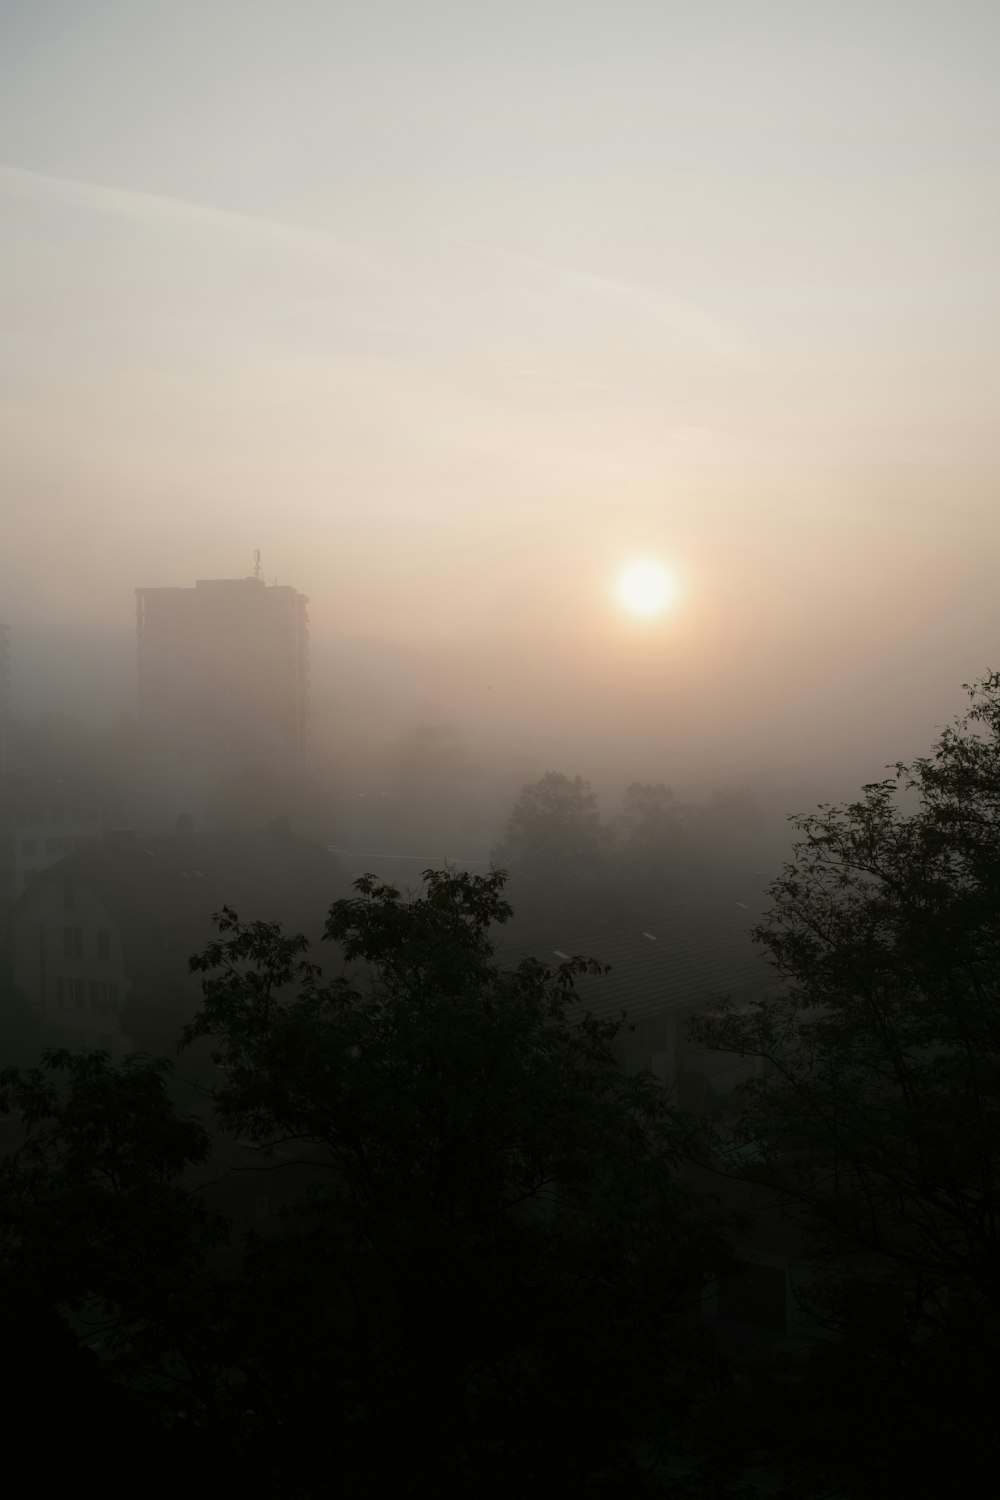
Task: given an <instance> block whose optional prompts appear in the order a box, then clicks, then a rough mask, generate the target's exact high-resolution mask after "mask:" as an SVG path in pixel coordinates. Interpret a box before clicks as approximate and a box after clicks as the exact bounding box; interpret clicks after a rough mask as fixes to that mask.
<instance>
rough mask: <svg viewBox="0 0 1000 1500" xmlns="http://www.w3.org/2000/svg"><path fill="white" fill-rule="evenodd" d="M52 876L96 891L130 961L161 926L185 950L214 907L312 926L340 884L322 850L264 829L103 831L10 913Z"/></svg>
mask: <svg viewBox="0 0 1000 1500" xmlns="http://www.w3.org/2000/svg"><path fill="white" fill-rule="evenodd" d="M52 884H58V885H61V886H73V885H77V884H81V885H86V886H90V887H91V888H92V889H94V890H95V891H96V892H97V893H98V894H99V895H100V897H101V898H102V899H103V900H104V902H105V904H106V905H107V907H108V908H109V910H110V911H111V912H112V913H113V914H114V916H115V918H116V919H117V921H118V922H119V924H120V926H121V929H122V936H123V939H124V941H125V944H126V950H127V952H128V955H129V958H130V960H131V966H132V967H134V966H135V965H136V964H137V963H138V964H140V965H141V964H143V963H145V962H148V959H149V956H150V953H151V951H152V945H153V942H154V940H155V936H156V934H158V933H162V932H163V931H164V930H170V931H172V932H173V933H174V934H175V935H176V944H177V947H178V948H180V949H185V948H186V951H187V952H190V951H192V950H193V949H194V948H195V947H197V946H199V945H201V944H203V943H204V942H205V941H206V940H207V939H208V937H209V936H210V935H211V922H212V917H213V915H214V914H215V913H216V912H218V911H221V909H222V907H223V906H229V907H232V908H233V909H234V910H235V911H236V912H237V913H238V915H239V916H240V918H241V919H243V920H244V921H253V920H265V921H278V922H282V923H284V924H285V925H286V926H288V927H289V928H290V929H291V930H292V931H302V930H306V931H312V932H314V933H315V932H316V931H317V930H318V928H319V927H320V926H321V924H322V922H323V920H324V918H325V916H326V912H327V909H328V908H329V906H330V904H331V903H332V902H333V901H335V900H337V899H338V898H339V897H341V896H344V895H346V894H347V893H348V882H347V880H346V878H345V876H344V873H343V871H342V870H341V867H340V865H339V863H338V861H337V859H336V858H335V856H333V855H332V854H331V853H330V852H329V850H327V849H324V848H322V847H321V846H320V845H318V844H313V843H310V842H309V841H308V840H306V839H301V838H296V837H294V836H288V837H276V836H274V835H272V834H267V833H192V832H179V833H176V834H168V835H158V836H153V837H148V836H146V835H143V834H134V833H132V832H123V833H114V834H110V835H108V836H107V837H105V838H103V839H101V840H99V841H98V842H97V843H94V844H91V845H89V846H88V847H87V848H84V849H80V850H77V852H76V853H74V854H70V855H68V856H67V857H66V858H65V859H62V860H59V861H58V862H57V863H56V864H54V865H50V866H49V867H48V868H47V869H46V870H44V871H42V872H41V873H40V874H39V875H38V876H37V877H36V879H35V880H34V881H33V882H32V884H31V885H30V886H29V887H28V889H27V891H26V892H25V893H24V895H23V896H22V897H21V898H20V900H19V902H18V903H17V906H15V908H14V913H13V914H12V921H13V922H16V919H17V912H18V908H20V907H26V906H28V905H29V904H30V903H31V902H32V897H33V893H34V892H35V891H36V890H37V889H38V888H40V887H44V886H47V885H52ZM157 951H158V952H161V953H162V947H161V948H160V949H159V950H157ZM161 961H162V960H161Z"/></svg>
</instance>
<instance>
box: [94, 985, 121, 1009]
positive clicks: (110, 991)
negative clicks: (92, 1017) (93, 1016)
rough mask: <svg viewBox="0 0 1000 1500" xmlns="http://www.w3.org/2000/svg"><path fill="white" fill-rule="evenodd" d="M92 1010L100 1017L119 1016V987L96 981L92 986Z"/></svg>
mask: <svg viewBox="0 0 1000 1500" xmlns="http://www.w3.org/2000/svg"><path fill="white" fill-rule="evenodd" d="M90 1008H91V1010H92V1011H96V1012H97V1014H98V1015H102V1016H106V1015H109V1014H110V1015H117V1014H118V986H117V985H116V984H105V983H104V981H103V980H101V979H94V980H92V981H91V985H90Z"/></svg>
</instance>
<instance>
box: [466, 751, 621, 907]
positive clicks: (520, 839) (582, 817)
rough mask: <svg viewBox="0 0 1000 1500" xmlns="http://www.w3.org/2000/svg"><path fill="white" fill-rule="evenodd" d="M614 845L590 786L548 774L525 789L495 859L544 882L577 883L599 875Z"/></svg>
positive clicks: (523, 874)
mask: <svg viewBox="0 0 1000 1500" xmlns="http://www.w3.org/2000/svg"><path fill="white" fill-rule="evenodd" d="M609 842H610V839H609V832H608V830H607V828H606V827H605V825H604V824H603V823H602V821H601V816H600V813H599V811H598V807H597V797H596V795H595V793H594V792H593V791H592V789H591V786H590V783H589V782H586V781H584V779H583V777H582V776H574V777H572V778H570V777H569V776H564V775H563V774H562V773H561V772H560V771H547V772H546V773H545V775H544V776H542V777H541V778H540V779H539V780H538V781H533V782H531V783H530V784H529V785H528V786H525V787H523V788H522V790H521V794H520V796H519V797H518V799H517V801H516V802H515V804H514V807H513V810H512V811H511V814H510V818H509V819H508V822H507V828H506V831H505V833H504V837H503V839H502V841H501V843H500V845H499V846H498V848H497V849H496V850H495V851H494V859H495V861H496V862H497V863H498V864H501V865H505V866H509V867H510V868H511V869H512V870H513V871H515V872H516V873H517V874H518V875H520V876H522V877H526V878H527V879H528V880H531V881H535V882H538V883H542V882H545V881H550V880H553V879H555V880H561V881H565V880H573V879H579V878H580V877H586V876H590V875H594V874H596V873H597V872H598V870H599V869H600V868H601V866H602V863H603V861H604V858H605V856H606V854H607V851H608V848H609Z"/></svg>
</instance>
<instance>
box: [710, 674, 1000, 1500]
mask: <svg viewBox="0 0 1000 1500" xmlns="http://www.w3.org/2000/svg"><path fill="white" fill-rule="evenodd" d="M968 691H969V693H970V696H971V699H972V707H971V709H970V711H969V712H968V714H967V715H966V716H965V717H964V718H962V719H959V720H958V721H956V723H955V724H954V725H952V726H951V727H949V728H947V729H946V730H945V731H944V732H943V734H942V735H941V737H940V738H939V740H938V742H937V744H936V746H935V748H934V750H933V753H932V754H931V755H929V756H926V757H923V758H920V759H918V760H916V761H915V762H914V763H913V764H912V765H910V766H907V765H903V764H899V765H897V766H896V767H895V770H894V774H893V775H892V777H890V778H887V779H885V780H883V781H880V782H876V783H873V784H871V785H869V786H867V787H865V789H864V792H863V795H862V797H861V798H860V799H859V800H858V801H856V802H853V803H850V804H849V805H846V806H839V807H834V806H824V807H821V808H820V809H819V810H818V812H816V813H815V814H812V815H810V816H807V817H802V818H797V819H795V820H794V821H795V823H796V826H797V828H798V830H799V832H800V834H801V836H802V837H801V841H800V842H799V844H798V845H797V846H796V850H795V857H794V860H793V862H792V863H790V864H789V865H788V866H787V867H786V869H785V872H784V875H783V876H782V877H781V878H780V879H779V880H778V881H777V882H776V884H775V885H774V886H773V887H772V891H771V895H772V901H773V904H772V909H771V911H770V913H769V915H768V917H767V918H766V919H765V921H764V922H763V923H762V925H761V926H760V927H759V928H758V930H757V933H756V936H757V939H758V941H760V942H761V943H763V944H764V945H765V947H766V948H767V950H768V951H769V953H770V955H771V958H772V960H773V963H774V965H775V967H776V969H777V972H778V974H779V975H780V977H781V981H782V983H781V985H780V988H779V989H778V991H777V993H776V994H775V995H774V996H773V997H772V998H771V999H769V1000H767V1001H764V1002H762V1003H760V1004H758V1005H756V1006H754V1007H752V1008H751V1009H750V1010H749V1011H744V1012H737V1011H730V1012H729V1013H728V1014H727V1015H724V1016H723V1017H721V1018H715V1019H704V1020H702V1021H701V1022H700V1023H697V1024H696V1028H695V1031H696V1036H697V1038H698V1039H699V1040H700V1041H702V1042H703V1043H705V1044H707V1045H714V1046H718V1047H723V1048H726V1049H728V1050H733V1051H738V1052H740V1053H742V1054H744V1055H747V1056H754V1057H757V1058H759V1059H760V1060H761V1062H762V1064H763V1071H762V1072H761V1073H760V1074H759V1076H758V1077H757V1078H756V1079H755V1080H754V1081H752V1082H751V1083H749V1084H748V1085H746V1086H745V1087H744V1089H743V1092H742V1098H741V1102H740V1106H739V1109H738V1111H737V1113H736V1115H735V1118H734V1119H733V1120H732V1121H731V1122H730V1129H731V1131H732V1134H733V1135H734V1136H735V1140H736V1143H737V1144H740V1145H742V1146H744V1147H748V1146H750V1145H752V1146H753V1151H754V1165H753V1166H752V1168H747V1169H745V1170H746V1172H747V1173H748V1174H749V1175H751V1176H752V1177H753V1178H754V1179H755V1180H758V1181H762V1182H766V1183H767V1184H768V1185H769V1186H770V1187H771V1188H773V1189H776V1190H777V1191H778V1192H779V1193H780V1194H782V1195H783V1196H784V1198H785V1200H786V1201H787V1203H788V1204H789V1205H790V1207H792V1208H793V1209H794V1213H795V1215H796V1217H797V1219H798V1221H799V1223H800V1225H801V1226H802V1229H803V1232H804V1234H805V1236H806V1245H807V1248H808V1251H809V1255H810V1258H811V1263H812V1267H813V1278H812V1285H811V1288H810V1291H809V1299H810V1306H811V1309H812V1311H813V1314H814V1316H815V1317H816V1318H817V1319H818V1320H820V1321H823V1322H825V1323H827V1324H828V1325H829V1326H830V1328H831V1329H832V1330H833V1331H834V1332H836V1334H837V1335H838V1336H839V1340H840V1342H839V1343H837V1344H835V1345H830V1344H828V1345H826V1347H825V1349H824V1350H823V1351H821V1352H820V1353H819V1354H818V1355H817V1358H816V1361H815V1370H816V1374H815V1380H816V1384H815V1385H814V1386H813V1387H812V1390H813V1395H814V1397H815V1399H814V1403H813V1410H814V1411H816V1410H824V1411H826V1412H829V1411H830V1410H831V1409H834V1410H836V1409H837V1405H836V1403H837V1402H839V1403H840V1405H839V1410H840V1418H841V1421H842V1430H843V1433H844V1434H845V1436H847V1435H849V1434H853V1436H854V1437H855V1438H856V1445H855V1447H856V1455H859V1456H856V1458H855V1461H854V1464H853V1467H852V1466H850V1465H848V1464H847V1459H846V1455H847V1454H848V1453H850V1452H851V1444H850V1443H845V1444H844V1445H843V1446H842V1448H841V1450H840V1453H841V1462H842V1465H843V1466H844V1467H843V1469H842V1471H841V1472H840V1474H839V1479H840V1480H842V1481H843V1482H845V1483H848V1484H849V1485H850V1493H858V1494H862V1493H864V1494H867V1493H872V1494H876V1493H885V1492H886V1488H887V1486H888V1487H889V1488H893V1487H894V1486H895V1487H897V1492H898V1485H899V1482H900V1476H901V1475H902V1474H903V1473H904V1472H906V1466H907V1465H908V1464H910V1465H911V1472H913V1476H914V1481H916V1477H917V1476H916V1472H915V1471H914V1470H913V1469H912V1460H913V1455H914V1453H915V1451H916V1450H914V1448H913V1444H912V1439H913V1432H914V1421H915V1420H916V1421H918V1422H919V1423H920V1425H921V1430H922V1435H923V1440H922V1443H921V1446H920V1448H919V1465H918V1467H919V1468H920V1471H921V1474H922V1478H923V1479H924V1480H927V1479H928V1477H929V1476H930V1475H932V1474H936V1475H937V1478H938V1479H939V1480H940V1481H941V1482H944V1479H945V1477H946V1476H947V1475H948V1474H949V1472H950V1471H951V1466H952V1465H953V1464H954V1462H955V1455H956V1447H957V1446H961V1447H962V1448H963V1450H964V1452H965V1454H966V1455H968V1456H969V1463H970V1465H971V1462H972V1455H975V1456H978V1458H979V1459H980V1460H982V1461H987V1460H988V1461H990V1462H994V1463H995V1461H996V1459H997V1457H998V1456H1000V1453H998V1451H997V1449H998V1446H1000V1445H998V1443H997V1439H996V1437H995V1424H994V1423H993V1421H992V1418H991V1416H990V1409H991V1405H992V1395H991V1392H992V1390H993V1388H994V1381H995V1375H994V1371H995V1368H996V1362H997V1359H998V1357H1000V1280H998V1277H997V1268H998V1266H1000V675H997V674H994V675H991V676H990V677H988V678H987V679H985V680H984V681H983V682H981V683H979V684H977V685H976V686H975V687H973V688H970V689H969V690H968ZM819 1446H820V1447H822V1439H820V1440H819ZM814 1461H815V1451H813V1452H812V1454H811V1455H810V1457H809V1460H808V1462H809V1463H814ZM964 1461H965V1460H964V1459H963V1462H964ZM890 1472H891V1473H892V1475H893V1476H894V1477H893V1478H892V1480H891V1481H890Z"/></svg>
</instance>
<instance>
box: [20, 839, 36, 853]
mask: <svg viewBox="0 0 1000 1500" xmlns="http://www.w3.org/2000/svg"><path fill="white" fill-rule="evenodd" d="M34 852H35V841H34V839H22V840H21V853H22V854H34Z"/></svg>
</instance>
